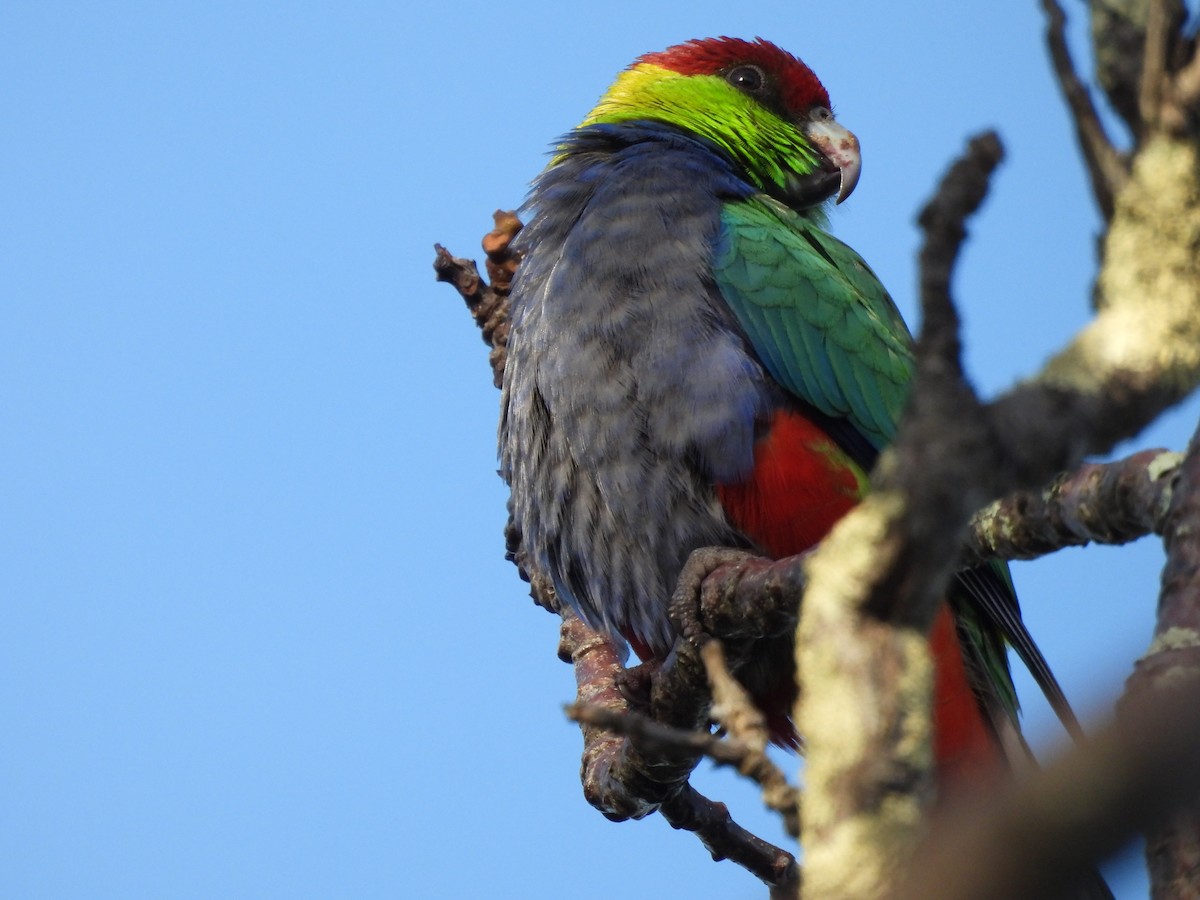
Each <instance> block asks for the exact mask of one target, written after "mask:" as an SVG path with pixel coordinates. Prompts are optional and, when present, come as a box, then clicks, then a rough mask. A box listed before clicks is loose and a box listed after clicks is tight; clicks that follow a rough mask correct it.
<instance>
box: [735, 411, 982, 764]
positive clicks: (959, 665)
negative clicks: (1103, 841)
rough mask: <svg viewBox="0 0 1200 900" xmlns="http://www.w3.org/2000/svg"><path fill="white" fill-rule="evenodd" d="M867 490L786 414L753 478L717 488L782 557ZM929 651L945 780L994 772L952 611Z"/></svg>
mask: <svg viewBox="0 0 1200 900" xmlns="http://www.w3.org/2000/svg"><path fill="white" fill-rule="evenodd" d="M866 490H867V476H866V473H864V472H863V471H862V469H861V468H860V467H859V466H858V465H857V464H856V463H855V462H854V461H853V460H852V459H850V458H849V457H848V456H847V455H846V454H845V453H843V452H842V451H841V450H840V449H839V448H838V446H837V444H836V443H834V441H833V440H832V439H831V438H830V437H829V436H828V435H827V434H826V433H825V432H824V431H822V430H821V429H820V428H818V427H817V426H816V425H814V424H813V423H812V422H810V421H809V420H807V419H805V418H804V417H803V416H801V415H799V414H796V413H790V412H782V411H781V412H777V413H776V414H775V417H774V419H773V420H772V422H771V428H770V430H769V431H768V433H767V434H766V435H765V436H764V437H763V438H762V439H761V440H760V441H759V442H758V444H757V445H756V447H755V453H754V472H753V475H752V477H751V478H750V479H749V480H748V481H746V482H744V483H742V484H735V485H718V487H717V495H718V497H719V498H720V501H721V505H722V506H723V507H724V509H725V514H726V515H727V516H728V517H729V520H730V521H731V522H732V523H733V524H734V525H735V526H736V527H737V528H738V529H739V530H740V531H742V532H743V533H745V534H746V535H747V536H749V537H750V538H751V539H753V540H754V541H755V542H757V543H758V544H759V545H760V546H761V547H762V548H763V549H764V550H766V551H767V553H769V554H770V555H771V556H773V557H775V558H782V557H785V556H793V555H795V554H797V553H803V552H804V551H805V550H808V549H810V548H811V547H813V546H814V545H815V544H817V543H818V542H819V541H820V540H821V539H822V538H823V537H825V535H826V534H828V533H829V530H830V529H831V528H832V527H833V526H834V524H835V523H836V522H837V520H838V519H840V518H841V517H842V516H844V515H845V514H846V513H847V512H849V511H850V509H851V508H853V506H854V504H856V503H857V502H858V501H859V500H860V499H862V497H863V495H864V494H865V493H866ZM930 649H931V651H932V653H933V656H934V661H935V666H936V669H935V676H934V723H935V735H934V754H935V758H936V759H937V761H938V768H939V771H940V773H941V774H942V775H943V776H951V777H958V776H960V775H967V774H969V773H970V772H972V771H979V770H980V769H983V768H991V767H993V766H994V765H995V764H996V763H997V762H998V760H999V759H1000V755H999V748H998V746H997V744H996V740H995V738H994V737H993V735H992V733H991V729H990V728H989V726H988V725H987V724H986V722H985V720H984V717H983V713H982V711H981V710H980V707H979V701H978V700H977V699H976V697H975V692H974V690H972V688H971V686H970V681H969V680H968V676H967V670H966V666H965V664H964V660H963V654H962V648H961V646H960V645H959V640H958V634H957V629H956V628H955V624H954V614H953V613H952V612H951V610H950V607H949V605H944V606H943V607H942V609H941V611H940V612H939V613H938V616H937V618H936V619H935V620H934V625H933V629H932V631H931V632H930ZM772 693H773V694H774V693H775V692H772ZM768 712H769V713H770V711H768ZM771 718H772V719H777V718H778V716H777V715H771Z"/></svg>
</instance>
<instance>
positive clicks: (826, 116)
mask: <svg viewBox="0 0 1200 900" xmlns="http://www.w3.org/2000/svg"><path fill="white" fill-rule="evenodd" d="M808 117H809V118H810V119H812V120H813V121H814V122H828V121H829V120H830V119H832V118H833V113H831V112H830V111H829V109H828V108H827V107H824V106H814V107H813V108H812V109H811V110H810V111H809V113H808Z"/></svg>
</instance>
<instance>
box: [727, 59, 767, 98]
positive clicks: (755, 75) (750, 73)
mask: <svg viewBox="0 0 1200 900" xmlns="http://www.w3.org/2000/svg"><path fill="white" fill-rule="evenodd" d="M725 80H726V81H728V82H729V83H730V84H732V85H733V86H734V87H735V88H737V89H738V90H740V91H745V92H746V93H748V94H753V93H754V92H755V91H758V90H761V89H762V86H763V85H764V84H766V83H767V76H766V75H765V74H764V73H763V70H762V69H760V68H759V67H758V66H738V67H737V68H734V69H730V70H729V74H728V75H726V76H725Z"/></svg>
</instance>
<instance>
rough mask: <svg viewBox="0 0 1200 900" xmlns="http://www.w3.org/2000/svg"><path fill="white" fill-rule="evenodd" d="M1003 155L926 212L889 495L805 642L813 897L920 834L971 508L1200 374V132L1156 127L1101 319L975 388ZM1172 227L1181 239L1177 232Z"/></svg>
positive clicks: (853, 530)
mask: <svg viewBox="0 0 1200 900" xmlns="http://www.w3.org/2000/svg"><path fill="white" fill-rule="evenodd" d="M997 158H998V157H997V155H996V154H995V152H994V150H993V148H992V146H991V141H990V140H988V139H980V140H977V141H974V142H972V145H971V147H970V148H969V151H968V154H967V155H966V157H964V159H963V160H962V161H960V163H959V164H956V166H955V167H953V168H952V169H951V171H950V173H949V174H948V175H947V177H946V179H945V180H944V181H943V184H942V186H941V188H940V189H939V191H938V194H937V196H936V197H935V199H934V201H932V202H931V204H930V205H929V207H927V209H926V211H925V213H923V214H922V224H923V225H924V226H925V228H926V247H925V249H924V250H923V253H922V264H923V265H922V280H921V286H922V308H923V310H924V313H925V323H924V326H923V329H922V336H921V339H920V340H919V341H918V374H917V381H916V385H915V388H914V393H913V400H912V402H911V404H910V408H909V410H908V412H907V413H906V416H905V420H904V422H903V424H902V427H901V430H900V433H899V435H898V437H897V440H896V442H895V445H894V447H893V448H892V449H891V450H890V451H888V452H887V453H885V454H884V457H883V458H882V459H881V462H880V465H879V467H878V468H877V472H876V480H877V482H878V486H877V488H876V490H875V492H874V493H873V494H872V495H871V496H870V497H868V499H867V500H866V501H865V502H864V503H863V504H861V505H860V506H859V507H858V508H857V509H856V510H854V511H853V512H852V513H850V514H849V515H848V516H847V517H846V518H845V519H844V520H843V521H842V522H841V523H839V525H838V526H837V527H836V528H835V529H834V531H833V532H832V533H831V534H830V536H829V537H828V538H827V539H826V540H825V541H824V542H823V544H822V547H821V548H820V550H819V551H818V552H817V553H816V554H815V556H814V558H813V559H812V561H811V562H810V564H809V566H808V575H809V579H810V582H809V588H808V591H807V593H806V594H805V598H804V602H803V607H802V610H801V616H800V622H799V625H798V628H797V638H796V652H797V664H798V669H799V672H800V676H801V680H802V686H803V685H811V687H809V688H807V689H802V692H801V701H800V704H799V705H798V707H797V717H798V721H799V722H800V725H801V730H802V732H803V733H804V735H805V737H806V740H807V742H808V748H809V749H808V769H807V771H808V775H809V778H808V786H807V788H806V790H805V793H804V799H803V821H804V827H805V834H804V843H805V851H806V865H805V868H806V876H805V878H806V885H809V886H810V887H811V890H812V891H813V896H819V897H822V898H825V897H835V898H836V897H864V896H868V897H869V896H882V895H883V894H884V893H885V891H886V886H887V884H888V878H889V874H890V873H892V872H895V871H896V870H897V866H902V865H903V862H904V860H905V859H906V858H907V854H908V853H909V852H911V849H912V846H913V844H914V842H915V841H916V840H917V838H918V837H919V835H920V828H921V822H922V821H923V813H924V810H925V807H926V805H927V798H928V796H929V791H928V784H927V782H928V777H927V774H928V764H929V763H928V739H929V712H928V695H929V680H928V679H929V677H930V675H929V669H930V667H929V662H928V659H927V658H925V651H924V650H923V648H922V646H921V642H920V641H919V640H917V638H919V637H920V636H921V635H922V634H923V633H924V629H925V628H927V627H928V625H929V623H930V622H931V620H932V616H933V612H934V610H935V609H936V604H937V602H938V598H939V597H940V596H941V595H942V591H943V590H944V587H945V584H946V578H947V577H948V573H949V571H950V569H951V568H952V566H953V564H954V561H955V558H956V554H957V552H958V550H957V546H958V543H957V540H956V536H957V535H958V534H959V529H961V528H964V527H965V525H966V522H967V519H968V517H969V516H970V514H971V512H972V511H973V510H974V509H975V508H977V507H978V506H980V505H982V504H983V503H985V502H987V501H989V500H991V499H993V498H995V497H998V496H1002V495H1004V494H1005V493H1008V492H1010V491H1013V490H1015V489H1028V488H1031V487H1034V486H1036V485H1038V484H1040V483H1042V482H1044V481H1045V480H1046V479H1048V478H1049V477H1050V476H1051V475H1053V474H1054V472H1055V471H1057V470H1061V469H1065V468H1069V467H1071V466H1074V465H1076V464H1078V463H1079V461H1080V460H1081V459H1082V457H1083V456H1084V455H1085V454H1089V453H1103V452H1107V451H1108V450H1109V449H1110V448H1111V447H1112V446H1113V445H1114V444H1115V443H1116V442H1117V441H1119V440H1121V439H1124V438H1127V437H1131V436H1133V435H1135V434H1136V433H1137V432H1138V431H1140V429H1141V428H1142V427H1144V426H1145V425H1146V424H1148V423H1149V422H1150V421H1151V420H1153V418H1154V417H1156V416H1157V415H1158V414H1159V413H1160V412H1162V411H1163V410H1164V409H1165V408H1166V407H1168V406H1169V405H1171V404H1172V403H1175V402H1177V401H1178V400H1179V399H1181V398H1182V397H1183V396H1185V395H1186V394H1187V393H1188V392H1189V391H1191V390H1192V389H1193V388H1194V387H1195V385H1196V383H1197V381H1198V380H1200V252H1197V251H1200V194H1197V184H1198V176H1200V172H1198V170H1197V166H1196V156H1195V147H1194V146H1193V145H1191V144H1189V143H1188V142H1187V141H1184V140H1181V139H1178V138H1171V137H1168V136H1165V135H1156V136H1155V137H1152V138H1151V139H1150V140H1148V141H1147V143H1146V144H1145V146H1144V147H1143V149H1142V151H1141V152H1140V153H1139V155H1138V157H1137V159H1136V160H1135V164H1134V167H1133V170H1132V174H1131V177H1130V180H1129V182H1128V184H1127V185H1126V187H1125V188H1124V189H1123V190H1122V191H1121V193H1120V194H1119V195H1118V196H1117V197H1116V202H1115V212H1114V218H1113V222H1112V227H1111V228H1110V231H1109V233H1108V236H1107V246H1106V253H1105V266H1104V269H1103V270H1102V272H1101V277H1100V282H1099V283H1100V289H1101V292H1102V303H1101V306H1100V312H1099V314H1098V315H1097V317H1096V319H1095V320H1094V321H1093V322H1092V323H1091V325H1089V326H1088V327H1087V328H1086V329H1084V331H1083V332H1082V333H1081V334H1080V335H1079V336H1078V337H1077V338H1076V339H1075V340H1074V341H1072V342H1071V344H1069V345H1068V347H1067V348H1066V349H1064V351H1063V352H1061V353H1060V354H1058V355H1057V356H1056V357H1055V358H1054V359H1052V360H1051V361H1050V362H1049V363H1048V365H1047V366H1046V368H1045V370H1044V371H1043V372H1042V373H1041V374H1040V375H1039V376H1038V377H1037V378H1036V379H1034V380H1032V381H1030V382H1028V383H1026V384H1024V385H1021V386H1018V387H1017V388H1015V389H1014V390H1013V391H1011V392H1009V393H1008V394H1006V395H1004V396H1003V397H1001V398H999V399H998V400H996V401H994V402H992V403H989V404H986V405H983V404H980V403H979V402H978V401H977V400H976V399H975V397H974V395H973V394H972V393H971V392H970V389H969V388H968V387H967V385H966V384H965V382H963V381H962V379H961V370H960V367H959V362H958V352H959V347H958V338H957V319H956V316H955V314H954V310H953V306H952V304H951V303H950V301H949V272H950V266H951V265H952V262H953V260H954V258H955V255H956V253H957V247H958V244H959V243H960V242H961V239H962V234H963V232H962V221H963V219H964V218H965V216H966V215H967V214H968V213H969V212H970V211H972V210H973V209H974V207H975V206H976V205H977V204H978V200H979V198H980V197H981V196H982V193H981V191H980V189H979V185H980V184H984V185H986V178H987V173H988V172H990V169H991V167H992V166H994V164H995V160H996V159H997ZM1165 179H1169V180H1170V184H1169V185H1167V184H1165V183H1164V180H1165ZM1152 186H1157V187H1158V189H1159V192H1158V193H1154V190H1153V188H1152ZM1164 236H1167V237H1168V239H1171V238H1174V239H1176V240H1178V243H1177V244H1172V245H1171V246H1169V247H1162V246H1160V244H1159V242H1161V241H1162V240H1163V238H1164ZM929 473H937V475H936V478H931V477H929ZM818 686H819V689H818Z"/></svg>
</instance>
